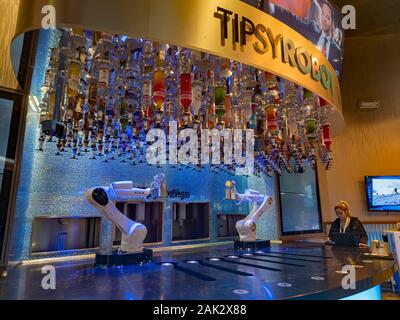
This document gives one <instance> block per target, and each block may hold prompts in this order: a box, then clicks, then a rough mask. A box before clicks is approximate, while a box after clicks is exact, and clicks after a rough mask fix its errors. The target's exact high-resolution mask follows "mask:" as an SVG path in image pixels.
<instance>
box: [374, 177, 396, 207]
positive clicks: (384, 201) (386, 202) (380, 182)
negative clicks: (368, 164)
mask: <svg viewBox="0 0 400 320" xmlns="http://www.w3.org/2000/svg"><path fill="white" fill-rule="evenodd" d="M366 188H367V196H368V205H369V209H370V210H372V211H400V177H366Z"/></svg>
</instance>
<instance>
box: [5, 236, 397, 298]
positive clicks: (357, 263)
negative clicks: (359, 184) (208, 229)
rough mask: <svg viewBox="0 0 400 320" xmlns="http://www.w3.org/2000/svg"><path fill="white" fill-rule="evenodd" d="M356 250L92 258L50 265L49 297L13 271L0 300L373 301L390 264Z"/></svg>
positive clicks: (222, 250) (30, 272)
mask: <svg viewBox="0 0 400 320" xmlns="http://www.w3.org/2000/svg"><path fill="white" fill-rule="evenodd" d="M364 252H367V250H366V249H359V248H348V247H330V246H325V245H322V244H305V243H285V244H283V245H277V244H273V245H272V246H271V247H270V248H268V249H265V250H262V251H258V252H256V253H253V254H251V253H250V254H246V253H245V254H238V253H235V252H234V250H233V244H232V245H223V246H221V245H219V246H205V247H200V248H191V249H184V250H174V251H172V250H169V251H163V252H155V253H154V258H153V262H151V263H149V264H146V265H142V266H129V267H114V268H109V269H105V268H100V267H94V265H93V260H81V261H72V262H58V263H53V264H52V265H54V266H55V268H56V272H57V289H56V290H54V291H53V290H48V291H46V290H43V289H42V288H41V286H40V284H41V280H42V278H43V274H42V273H41V268H42V265H40V264H35V265H21V266H18V267H16V268H14V269H12V270H11V271H10V273H9V276H8V277H7V278H5V279H4V280H2V281H1V282H0V299H49V300H54V299H101V300H103V299H134V300H138V299H139V300H142V299H146V300H159V299H162V300H281V299H330V300H336V299H344V298H348V297H352V296H354V295H356V297H359V298H360V299H363V298H365V297H362V296H359V294H363V293H370V292H371V291H373V292H375V293H377V294H378V296H379V285H380V284H381V283H382V282H384V281H385V280H387V279H389V278H390V277H391V276H392V275H393V273H394V272H396V271H397V268H398V267H397V264H396V263H395V262H394V261H393V260H384V259H368V258H365V257H364V256H363V253H364ZM346 265H353V266H354V267H355V270H356V288H355V289H348V290H344V289H343V288H342V280H343V278H344V277H345V276H346V274H344V273H342V268H343V267H344V266H346ZM357 294H358V296H357ZM367 298H368V297H367ZM375 298H376V297H375ZM378 298H379V297H378Z"/></svg>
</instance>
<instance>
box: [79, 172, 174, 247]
mask: <svg viewBox="0 0 400 320" xmlns="http://www.w3.org/2000/svg"><path fill="white" fill-rule="evenodd" d="M166 192H167V188H166V184H165V176H164V175H163V174H158V175H157V176H155V177H154V180H153V182H152V184H151V185H150V187H149V188H146V189H141V188H134V187H133V182H132V181H123V182H114V183H112V184H111V185H110V186H109V187H95V188H91V189H89V190H88V191H87V192H86V199H87V200H88V201H89V203H90V204H92V205H93V206H94V207H95V208H96V209H97V210H99V211H100V212H101V213H102V214H103V215H104V216H105V217H106V218H107V219H109V220H110V221H111V222H112V223H114V224H115V225H116V226H117V228H118V229H119V230H121V232H122V233H123V235H125V236H127V237H129V240H128V241H127V242H124V241H123V247H122V250H124V251H130V252H135V251H142V250H143V241H144V239H145V238H146V235H147V228H146V226H144V225H143V224H141V223H138V222H135V221H133V220H131V219H129V218H128V217H127V216H125V215H124V214H123V213H121V211H119V210H118V209H117V207H116V206H115V202H124V201H131V200H143V201H145V200H147V199H148V198H149V197H154V198H162V197H165V196H166ZM124 244H125V247H124Z"/></svg>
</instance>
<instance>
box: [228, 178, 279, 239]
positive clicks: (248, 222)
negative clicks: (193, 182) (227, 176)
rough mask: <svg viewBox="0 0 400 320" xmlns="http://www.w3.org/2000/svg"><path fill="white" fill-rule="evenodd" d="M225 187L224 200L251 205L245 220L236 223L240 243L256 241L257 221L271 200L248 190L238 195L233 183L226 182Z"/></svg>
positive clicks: (268, 206) (269, 205) (270, 203)
mask: <svg viewBox="0 0 400 320" xmlns="http://www.w3.org/2000/svg"><path fill="white" fill-rule="evenodd" d="M225 187H226V189H227V190H226V199H228V200H239V202H238V204H241V203H242V202H243V201H246V202H250V203H252V204H253V209H252V210H251V212H250V214H249V215H248V216H247V217H246V218H245V219H243V220H240V221H238V222H236V229H237V231H238V233H239V237H240V241H243V242H253V241H256V239H257V234H256V231H257V221H258V220H259V219H260V217H261V216H262V215H263V214H264V213H266V212H267V210H268V209H269V208H270V207H271V206H272V203H273V201H272V198H271V197H269V196H266V195H262V194H260V193H259V192H258V191H255V190H250V189H248V190H246V191H245V193H242V194H241V193H238V192H237V191H236V183H235V182H234V181H228V182H227V183H226V185H225Z"/></svg>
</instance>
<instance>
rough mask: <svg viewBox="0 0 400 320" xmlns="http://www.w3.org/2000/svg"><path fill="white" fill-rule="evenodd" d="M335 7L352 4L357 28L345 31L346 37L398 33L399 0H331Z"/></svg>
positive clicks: (399, 31) (399, 30)
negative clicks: (354, 9)
mask: <svg viewBox="0 0 400 320" xmlns="http://www.w3.org/2000/svg"><path fill="white" fill-rule="evenodd" d="M331 2H333V3H334V4H335V5H336V6H337V7H339V8H343V7H344V6H345V5H353V6H354V7H355V8H356V14H357V20H356V21H357V29H356V30H348V31H346V37H347V38H348V37H360V36H375V35H385V34H396V33H399V34H400V0H379V1H378V0H331Z"/></svg>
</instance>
